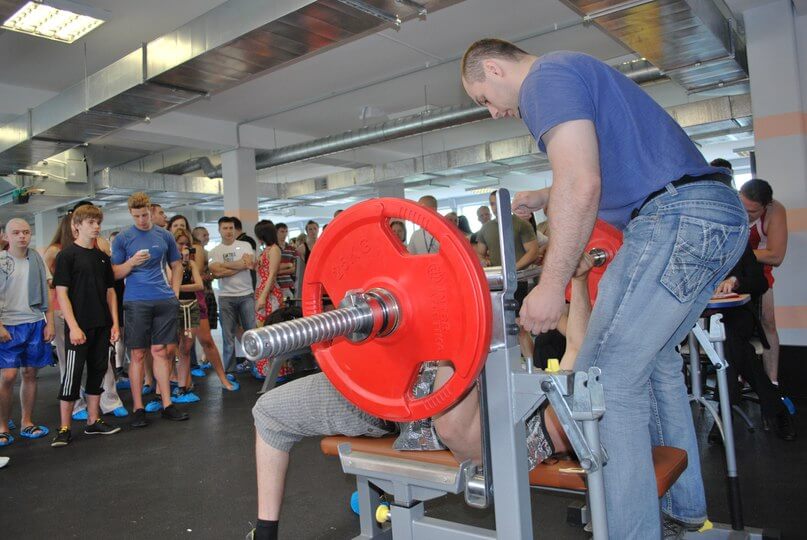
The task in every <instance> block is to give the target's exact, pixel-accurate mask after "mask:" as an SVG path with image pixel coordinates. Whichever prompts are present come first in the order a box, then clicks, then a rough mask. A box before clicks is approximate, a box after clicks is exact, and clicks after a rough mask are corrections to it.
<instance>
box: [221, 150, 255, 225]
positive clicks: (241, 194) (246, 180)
mask: <svg viewBox="0 0 807 540" xmlns="http://www.w3.org/2000/svg"><path fill="white" fill-rule="evenodd" d="M221 175H222V182H223V187H224V215H226V216H236V217H238V218H239V219H240V220H241V221H242V222H243V224H244V232H246V233H247V234H249V235H250V236H252V234H253V233H252V230H253V229H254V228H255V224H256V223H257V222H258V176H257V171H256V170H255V150H254V149H252V148H236V149H235V150H231V151H229V152H225V153H223V154H222V155H221Z"/></svg>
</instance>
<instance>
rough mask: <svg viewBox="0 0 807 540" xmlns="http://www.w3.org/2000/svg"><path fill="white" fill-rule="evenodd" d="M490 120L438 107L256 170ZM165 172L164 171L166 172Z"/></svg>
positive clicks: (642, 78)
mask: <svg viewBox="0 0 807 540" xmlns="http://www.w3.org/2000/svg"><path fill="white" fill-rule="evenodd" d="M617 69H620V68H617ZM620 71H623V73H625V75H627V76H628V77H629V78H631V79H633V80H635V81H637V83H639V84H643V83H649V82H655V81H658V80H660V79H662V78H663V77H664V76H663V74H662V73H661V71H660V70H659V69H658V68H656V67H653V66H650V65H647V63H646V62H645V63H643V64H642V65H640V66H634V67H633V68H631V69H620ZM488 118H490V113H489V112H488V110H487V108H485V107H480V106H479V105H476V104H475V103H472V104H468V105H453V106H449V107H440V108H435V109H431V110H428V111H424V112H422V113H418V114H413V115H410V116H405V117H403V118H397V119H395V120H389V121H387V122H383V123H380V124H374V125H372V126H367V127H364V128H361V129H357V130H351V131H346V132H344V133H340V134H338V135H331V136H328V137H323V138H321V139H314V140H312V141H307V142H304V143H299V144H292V145H289V146H283V147H281V148H278V149H276V150H270V151H268V152H261V153H259V154H256V156H255V168H256V169H258V170H263V169H268V168H271V167H277V166H278V165H285V164H288V163H294V162H297V161H303V160H306V159H312V158H319V157H322V156H326V155H329V154H335V153H338V152H344V151H345V150H351V149H354V148H360V147H363V146H369V145H371V144H378V143H382V142H386V141H392V140H396V139H403V138H405V137H411V136H413V135H420V134H422V133H427V132H430V131H437V130H440V129H446V128H450V127H456V126H460V125H463V124H469V123H471V122H478V121H479V120H485V119H488ZM194 161H195V160H189V161H187V162H185V163H182V164H180V165H181V167H180V169H181V170H185V171H187V172H186V173H184V174H187V173H190V172H193V171H196V170H199V169H200V168H201V166H194V165H195V164H194V163H193V162H194ZM161 170H163V171H164V170H165V169H161ZM220 176H221V166H219V167H216V169H215V172H214V174H213V175H212V177H220Z"/></svg>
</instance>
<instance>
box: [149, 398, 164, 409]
mask: <svg viewBox="0 0 807 540" xmlns="http://www.w3.org/2000/svg"><path fill="white" fill-rule="evenodd" d="M162 409H163V404H162V402H161V401H160V400H158V399H155V400H154V401H149V402H148V403H146V412H157V411H161V410H162Z"/></svg>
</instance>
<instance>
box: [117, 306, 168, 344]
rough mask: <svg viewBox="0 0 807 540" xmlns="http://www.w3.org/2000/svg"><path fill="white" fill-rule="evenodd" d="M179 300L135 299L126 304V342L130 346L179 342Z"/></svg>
mask: <svg viewBox="0 0 807 540" xmlns="http://www.w3.org/2000/svg"><path fill="white" fill-rule="evenodd" d="M178 311H179V300H177V299H176V298H167V299H165V300H136V301H133V302H124V303H123V316H124V319H125V320H126V325H125V326H124V327H123V334H124V335H123V342H124V344H125V345H126V348H127V349H147V348H149V347H150V346H152V345H171V344H173V345H176V344H177V341H178V335H177V312H178Z"/></svg>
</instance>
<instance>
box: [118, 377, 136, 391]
mask: <svg viewBox="0 0 807 540" xmlns="http://www.w3.org/2000/svg"><path fill="white" fill-rule="evenodd" d="M131 387H132V383H131V382H130V381H129V379H120V380H119V381H118V382H116V383H115V388H117V389H118V390H128V389H129V388H131Z"/></svg>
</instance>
